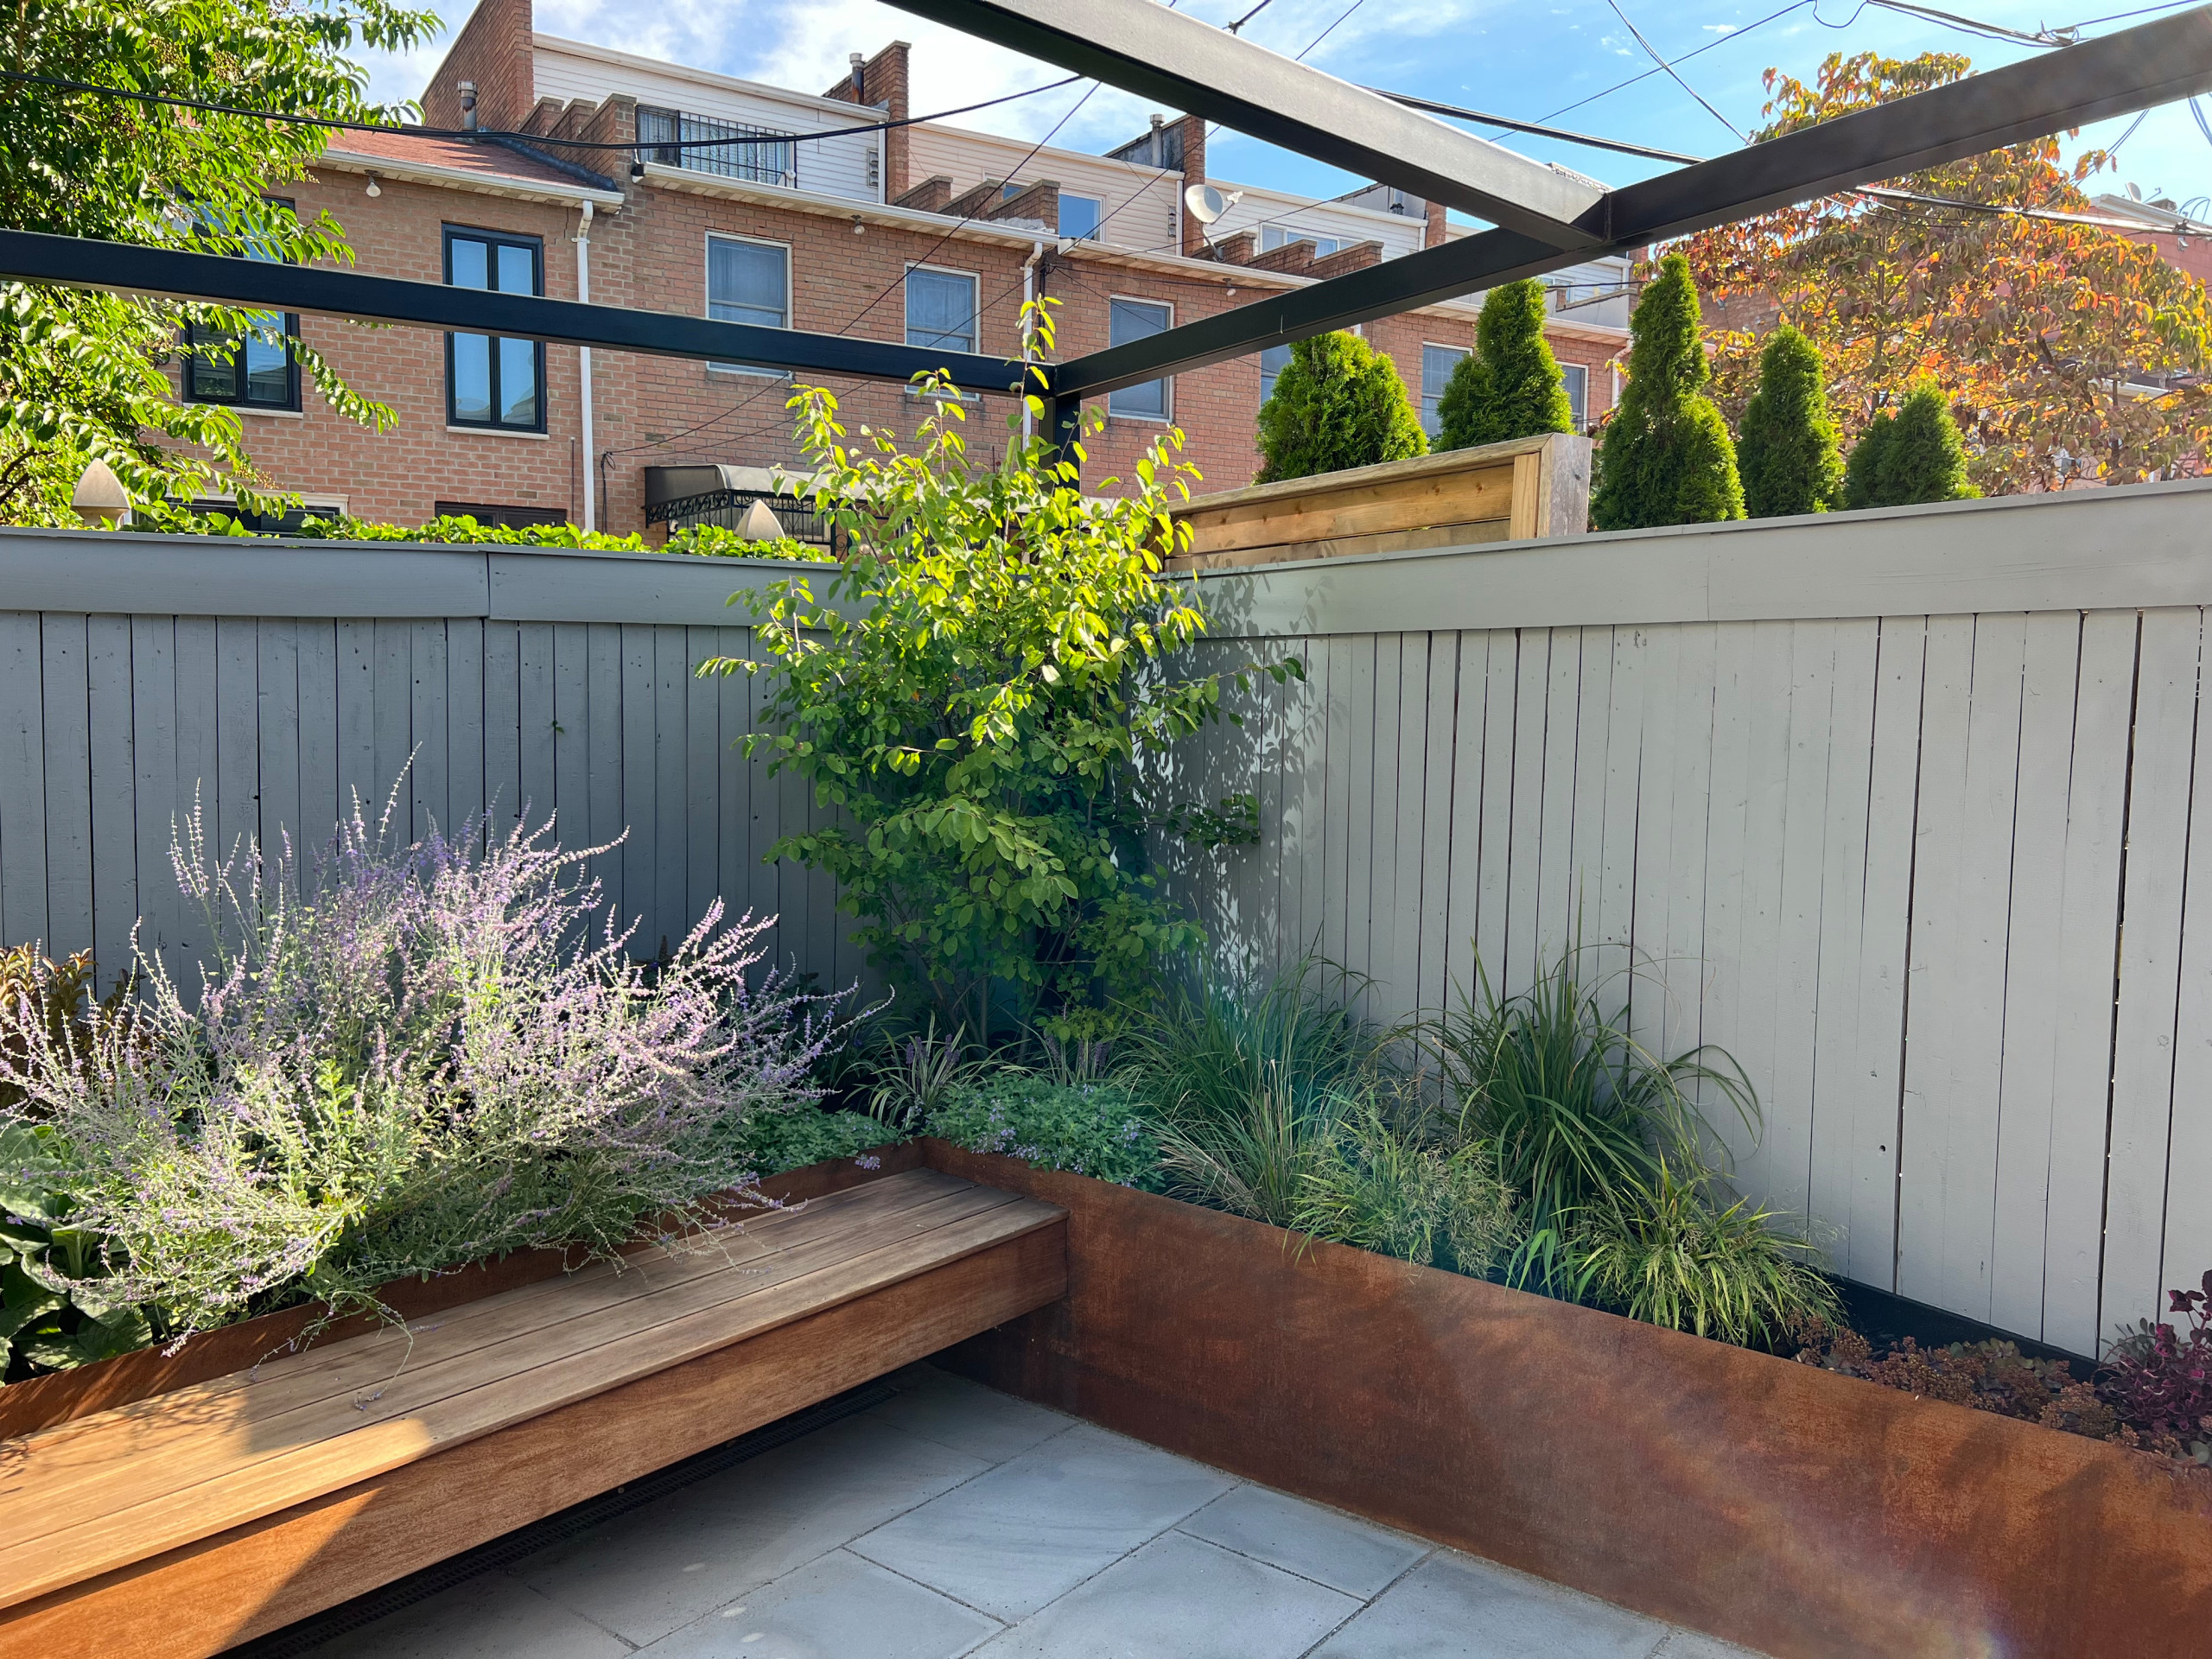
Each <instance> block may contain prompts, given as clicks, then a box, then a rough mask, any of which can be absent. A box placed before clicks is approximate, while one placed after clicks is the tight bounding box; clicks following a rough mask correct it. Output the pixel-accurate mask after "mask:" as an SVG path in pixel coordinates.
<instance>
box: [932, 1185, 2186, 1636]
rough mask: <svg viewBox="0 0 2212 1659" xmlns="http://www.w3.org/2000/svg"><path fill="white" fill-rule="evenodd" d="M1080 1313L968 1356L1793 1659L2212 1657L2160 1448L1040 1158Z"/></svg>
mask: <svg viewBox="0 0 2212 1659" xmlns="http://www.w3.org/2000/svg"><path fill="white" fill-rule="evenodd" d="M924 1144H925V1155H926V1157H927V1158H928V1160H929V1161H930V1163H931V1164H932V1165H933V1166H936V1167H938V1168H939V1169H942V1170H944V1171H946V1172H947V1173H950V1174H955V1175H959V1176H963V1177H965V1178H967V1179H970V1180H975V1181H980V1182H985V1183H988V1184H989V1185H994V1186H999V1187H1003V1188H1006V1189H1007V1190H1008V1191H1011V1192H1021V1193H1025V1194H1028V1195H1030V1196H1033V1197H1036V1198H1045V1199H1047V1200H1049V1201H1050V1202H1052V1203H1053V1204H1057V1205H1061V1206H1063V1207H1064V1208H1065V1209H1066V1211H1068V1216H1069V1219H1068V1267H1069V1289H1068V1296H1067V1300H1065V1302H1062V1303H1059V1304H1057V1305H1055V1306H1051V1307H1048V1308H1046V1309H1043V1310H1041V1311H1039V1313H1033V1314H1030V1315H1027V1316H1026V1317H1025V1318H1023V1319H1019V1320H1016V1321H1014V1322H1013V1323H1012V1324H1010V1325H1003V1326H1001V1327H999V1328H998V1329H997V1330H995V1331H992V1332H987V1333H985V1334H984V1335H982V1336H980V1337H976V1338H971V1339H970V1340H969V1341H968V1342H966V1343H963V1344H960V1345H958V1346H957V1347H956V1348H954V1349H952V1350H950V1351H948V1353H947V1354H946V1355H945V1356H944V1358H943V1362H942V1363H948V1364H950V1365H952V1366H953V1367H954V1368H956V1369H957V1370H961V1371H963V1372H965V1373H966V1374H967V1375H969V1376H973V1377H976V1378H977V1379H978V1380H980V1381H982V1382H985V1383H990V1384H991V1385H993V1386H994V1387H996V1388H1000V1389H1006V1390H1007V1391H1009V1392H1012V1393H1015V1394H1019V1395H1025V1396H1027V1397H1028V1398H1031V1399H1033V1400H1037V1401H1039V1402H1042V1403H1045V1404H1047V1405H1052V1406H1055V1407H1058V1408H1060V1409H1062V1410H1065V1411H1069V1412H1072V1413H1074V1414H1077V1415H1079V1416H1082V1417H1085V1418H1088V1419H1090V1420H1091V1421H1094V1422H1097V1423H1101V1424H1103V1425H1104V1426H1105V1427H1109V1428H1113V1429H1117V1430H1120V1431H1121V1432H1122V1433H1128V1434H1131V1435H1134V1436H1135V1437H1136V1438H1138V1439H1140V1440H1147V1441H1150V1442H1151V1443H1152V1444H1154V1445H1155V1446H1165V1447H1166V1448H1168V1449H1170V1450H1172V1451H1176V1452H1184V1453H1185V1454H1187V1455H1189V1456H1191V1457H1193V1458H1198V1459H1203V1460H1204V1461H1205V1462H1208V1463H1211V1464H1214V1465H1218V1466H1220V1467H1222V1468H1225V1469H1229V1470H1232V1471H1236V1473H1238V1474H1242V1475H1245V1476H1248V1477H1249V1478H1252V1479H1254V1480H1257V1481H1262V1482H1264V1483H1266V1484H1268V1485H1272V1486H1276V1487H1281V1488H1282V1489H1284V1490H1287V1491H1293V1492H1298V1493H1302V1494H1304V1495H1305V1496H1306V1497H1312V1498H1315V1499H1318V1500H1319V1501H1321V1502H1323V1503H1332V1504H1335V1505H1338V1506H1339V1507H1341V1508H1344V1509H1347V1510H1353V1511H1355V1512H1357V1513H1359V1514H1362V1515H1365V1516H1371V1517H1372V1518H1374V1519H1375V1520H1377V1521H1381V1522H1387V1523H1389V1524H1390V1525H1393V1526H1397V1527H1402V1528H1404V1529H1408V1531H1412V1532H1416V1533H1419V1534H1421V1535H1424V1536H1426V1537H1428V1538H1433V1539H1435V1540H1437V1541H1440V1542H1443V1543H1447V1544H1452V1545H1456V1546H1459V1548H1465V1549H1467V1550H1471V1551H1472V1552H1474V1553H1475V1554H1480V1555H1484V1556H1486V1557H1488V1558H1490V1559H1491V1560H1497V1561H1503V1562H1504V1563H1506V1564H1508V1565H1510V1566H1512V1567H1520V1568H1522V1569H1524V1570H1526V1571H1528V1572H1530V1573H1538V1574H1540V1575H1541V1576H1542V1577H1544V1578H1547V1579H1550V1580H1554V1581H1556V1582H1558V1583H1560V1584H1566V1585H1572V1586H1574V1587H1575V1588H1577V1589H1580V1590H1586V1591H1588V1592H1592V1594H1595V1595H1599V1596H1604V1597H1606V1598H1608V1599H1611V1600H1613V1601H1617V1602H1619V1603H1622V1604H1624V1605H1627V1606H1630V1607H1634V1608H1637V1609H1639V1610H1640V1611H1644V1612H1647V1613H1650V1614H1652V1615H1654V1616H1656V1617H1657V1618H1665V1619H1669V1620H1671V1621H1674V1622H1676V1623H1679V1624H1687V1625H1689V1626H1691V1627H1693V1628H1695V1629H1698V1630H1707V1631H1709V1632H1711V1633H1712V1634H1713V1635H1716V1636H1721V1637H1728V1638H1730V1639H1732V1640H1734V1641H1738V1642H1743V1643H1749V1644H1750V1645H1751V1646H1753V1647H1756V1648H1760V1649H1765V1650H1766V1651H1768V1652H1770V1653H1771V1654H1774V1655H1777V1656H1779V1659H1813V1656H1821V1659H1828V1656H1834V1659H1843V1656H1852V1659H1862V1656H1868V1655H1879V1656H1884V1659H1985V1656H1986V1659H1998V1656H2003V1659H2029V1656H2038V1659H2039V1656H2050V1659H2090V1656H2098V1659H2101V1656H2126V1659H2137V1656H2140V1659H2153V1656H2155V1659H2179V1656H2183V1655H2212V1498H2208V1496H2207V1492H2206V1483H2203V1482H2202V1481H2200V1480H2199V1479H2198V1478H2196V1477H2195V1476H2193V1475H2190V1474H2183V1473H2180V1472H2177V1471H2172V1470H2171V1468H2170V1466H2169V1465H2164V1464H2163V1463H2161V1462H2159V1461H2158V1460H2155V1459H2152V1458H2149V1457H2146V1456H2144V1455H2143V1454H2141V1453H2139V1452H2127V1451H2125V1450H2122V1449H2121V1448H2120V1447H2117V1446H2107V1445H2103V1444H2101V1443H2099V1442H2096V1441H2093V1440H2084V1439H2082V1438H2081V1437H2079V1436H2077V1435H2072V1434H2065V1433H2056V1432H2055V1431H2052V1430H2049V1429H2045V1428H2042V1427H2037V1425H2034V1424H2031V1423H2024V1422H2018V1421H2012V1420H2011V1419H2008V1418H2003V1417H1997V1416H1993V1415H1991V1414H1987V1413H1984V1412H1977V1411H1972V1410H1968V1409H1967V1408H1963V1407H1959V1406H1950V1405H1943V1404H1939V1403H1936V1402H1931V1401H1925V1400H1922V1399H1918V1398H1916V1397H1915V1396H1912V1395H1906V1394H1904V1393H1900V1392H1898V1391H1897V1390H1894V1389H1885V1388H1881V1387H1878V1386H1877V1385H1875V1384H1873V1383H1866V1382H1861V1381H1859V1380H1857V1379H1855V1378H1852V1377H1846V1376H1836V1375H1834V1374H1833V1373H1830V1372H1827V1371H1823V1370H1818V1369H1816V1368H1815V1367H1812V1366H1809V1365H1799V1364H1796V1363H1792V1362H1790V1361H1789V1360H1785V1359H1777V1358H1775V1357H1771V1356H1769V1355H1764V1354H1758V1353H1752V1352H1749V1351H1745V1350H1743V1349H1739V1348H1733V1347H1730V1346H1728V1345H1726V1344H1722V1343H1719V1342H1710V1341H1707V1340H1704V1339H1702V1338H1696V1337H1690V1336H1684V1335H1681V1334H1680V1333H1677V1332H1670V1331H1662V1330H1658V1329H1656V1328H1655V1327H1653V1326H1650V1325H1639V1324H1636V1323H1634V1322H1632V1321H1630V1320H1628V1319H1618V1318H1615V1317H1614V1316H1612V1315H1611V1314H1607V1313H1597V1312H1594V1311H1592V1310H1590V1309H1587V1308H1580V1307H1575V1306H1570V1305H1568V1304H1566V1303H1562V1302H1556V1301H1552V1300H1548V1299H1546V1298H1543V1297H1540V1296H1535V1295H1529V1294H1522V1293H1521V1292H1517V1291H1512V1290H1507V1289H1505V1288H1503V1287H1499V1286H1496V1285H1491V1284H1485V1283H1483V1282H1481V1281H1477V1280H1471V1279H1466V1278H1462V1277H1460V1276H1459V1275H1458V1274H1450V1273H1444V1272H1440V1271H1437V1270H1435V1269H1432V1268H1416V1267H1411V1266H1408V1264H1406V1263H1404V1262H1397V1261H1394V1260H1391V1259H1389V1258H1388V1257H1384V1256H1379V1255H1370V1254H1368V1253H1366V1252H1364V1251H1362V1250H1355V1249H1344V1248H1343V1247H1340V1246H1338V1245H1333V1244H1318V1243H1307V1244H1306V1245H1305V1246H1304V1248H1303V1249H1300V1248H1298V1247H1297V1246H1296V1245H1294V1243H1292V1241H1291V1239H1290V1236H1288V1235H1287V1234H1285V1233H1283V1232H1281V1231H1279V1230H1276V1229H1274V1228H1272V1227H1266V1226H1262V1225H1261V1224H1257V1223H1255V1222H1249V1221H1245V1220H1242V1219H1239V1218H1237V1217H1232V1216H1225V1215H1221V1214H1218V1213H1217V1212H1215V1211H1210V1210H1204V1209H1200V1208H1198V1207H1196V1206H1193V1205H1185V1204H1179V1203H1176V1202H1174V1201H1173V1200H1171V1199H1166V1198H1155V1197H1153V1196H1151V1195H1149V1194H1147V1193H1141V1192H1132V1191H1130V1190H1128V1188H1125V1187H1118V1186H1109V1185H1105V1184H1103V1183H1101V1182H1098V1181H1093V1180H1089V1179H1084V1178H1083V1177H1081V1176H1074V1175H1065V1174H1058V1173H1050V1172H1046V1171H1039V1170H1033V1169H1031V1168H1029V1167H1028V1166H1027V1165H1025V1164H1021V1163H1019V1162H1017V1161H1015V1160H1011V1159H1007V1158H1000V1157H993V1156H986V1155H979V1154H972V1153H967V1152H963V1151H961V1150H959V1149H958V1148H957V1147H952V1146H950V1145H948V1144H947V1143H945V1142H943V1141H927V1142H925V1143H924Z"/></svg>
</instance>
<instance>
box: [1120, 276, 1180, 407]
mask: <svg viewBox="0 0 2212 1659" xmlns="http://www.w3.org/2000/svg"><path fill="white" fill-rule="evenodd" d="M1174 326H1175V308H1174V307H1173V306H1172V305H1168V304H1166V303H1164V302H1161V301H1159V300H1125V299H1121V298H1109V300H1108V301H1107V302H1106V336H1107V341H1106V343H1107V344H1108V345H1109V346H1127V345H1128V344H1129V343H1130V342H1131V341H1133V340H1149V339H1151V338H1152V337H1153V335H1154V334H1166V332H1167V331H1168V330H1169V329H1170V328H1172V327H1174ZM1167 388H1168V382H1167V381H1166V380H1147V381H1145V382H1144V383H1143V384H1142V385H1135V386H1123V387H1122V389H1121V390H1120V391H1116V392H1112V393H1109V395H1108V397H1107V399H1106V412H1107V413H1108V414H1109V415H1122V416H1128V417H1130V418H1131V419H1134V420H1140V421H1165V420H1167V419H1169V418H1171V417H1172V415H1173V399H1172V398H1170V397H1169V396H1168V390H1167Z"/></svg>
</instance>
